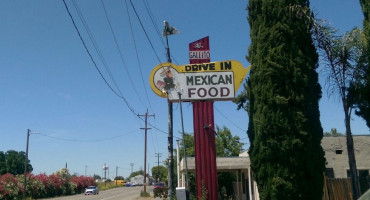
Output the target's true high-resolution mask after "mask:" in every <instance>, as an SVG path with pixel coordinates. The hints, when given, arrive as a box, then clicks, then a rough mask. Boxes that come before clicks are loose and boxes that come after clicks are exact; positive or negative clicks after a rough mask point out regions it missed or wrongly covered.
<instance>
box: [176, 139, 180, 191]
mask: <svg viewBox="0 0 370 200" xmlns="http://www.w3.org/2000/svg"><path fill="white" fill-rule="evenodd" d="M179 142H180V140H176V143H177V152H176V153H177V154H176V155H177V187H180V183H181V180H180V148H179V146H180V144H179Z"/></svg>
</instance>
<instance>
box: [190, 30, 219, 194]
mask: <svg viewBox="0 0 370 200" xmlns="http://www.w3.org/2000/svg"><path fill="white" fill-rule="evenodd" d="M209 50H210V48H209V37H208V36H207V37H204V38H202V39H200V40H197V41H195V42H192V43H190V44H189V60H190V64H197V63H208V62H210V61H211V59H210V51H209ZM193 126H194V146H195V170H196V171H195V173H196V187H197V197H198V198H200V197H201V196H202V192H204V191H202V189H201V188H202V185H203V186H204V187H205V188H206V190H207V194H208V197H207V199H212V200H217V199H218V195H217V186H218V183H217V166H216V144H215V130H214V114H213V101H195V102H193Z"/></svg>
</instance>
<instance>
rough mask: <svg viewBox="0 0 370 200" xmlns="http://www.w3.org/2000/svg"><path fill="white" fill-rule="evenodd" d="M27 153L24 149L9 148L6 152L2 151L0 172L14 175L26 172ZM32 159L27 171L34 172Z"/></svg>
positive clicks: (0, 154) (0, 153)
mask: <svg viewBox="0 0 370 200" xmlns="http://www.w3.org/2000/svg"><path fill="white" fill-rule="evenodd" d="M25 159H26V153H25V152H23V151H20V152H18V151H14V150H9V151H7V152H6V153H5V154H4V152H2V151H0V174H6V173H10V174H13V175H18V174H23V173H24V160H25ZM32 170H33V168H32V165H31V164H30V160H28V162H27V172H32Z"/></svg>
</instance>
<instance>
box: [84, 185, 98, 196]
mask: <svg viewBox="0 0 370 200" xmlns="http://www.w3.org/2000/svg"><path fill="white" fill-rule="evenodd" d="M90 194H94V195H95V194H99V188H98V187H97V186H89V187H87V188H85V195H90Z"/></svg>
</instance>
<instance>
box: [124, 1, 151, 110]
mask: <svg viewBox="0 0 370 200" xmlns="http://www.w3.org/2000/svg"><path fill="white" fill-rule="evenodd" d="M125 4H126V12H127V17H128V21H129V24H130V30H131V37H132V40H133V42H134V47H135V53H136V59H137V63H138V65H139V69H140V75H141V80H142V83H143V86H144V91H145V96H146V98H147V100H148V103H149V107H150V109H151V110H153V108H152V105H151V103H150V100H149V96H148V92H147V88H146V86H145V81H144V76H143V72H142V69H141V68H142V67H141V63H140V59H139V53H138V50H137V46H136V40H135V35H134V32H133V28H132V23H131V17H130V12H129V10H128V5H127V0H125Z"/></svg>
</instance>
